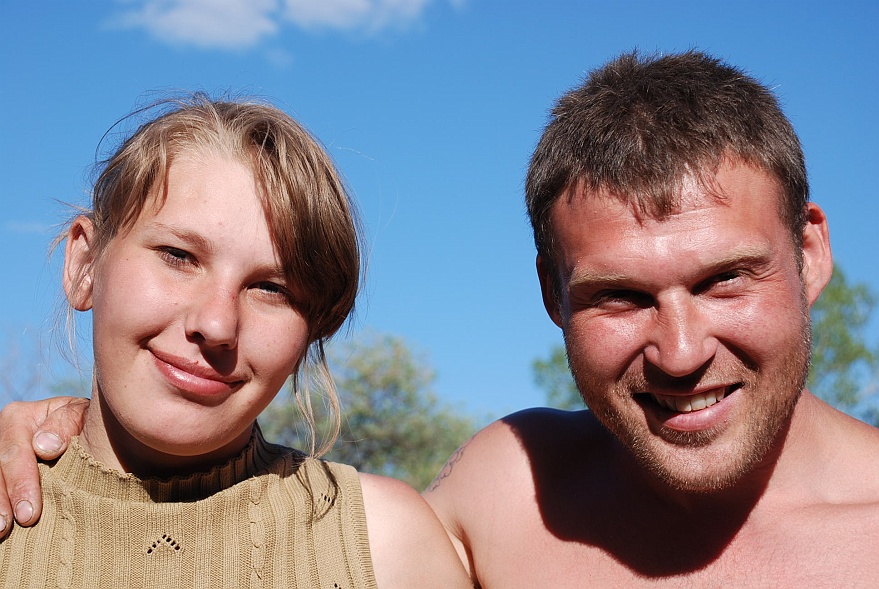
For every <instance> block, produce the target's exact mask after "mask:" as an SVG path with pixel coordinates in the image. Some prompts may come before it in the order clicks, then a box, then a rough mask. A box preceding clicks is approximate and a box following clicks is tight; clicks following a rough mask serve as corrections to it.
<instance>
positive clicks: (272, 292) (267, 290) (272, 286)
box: [254, 282, 292, 302]
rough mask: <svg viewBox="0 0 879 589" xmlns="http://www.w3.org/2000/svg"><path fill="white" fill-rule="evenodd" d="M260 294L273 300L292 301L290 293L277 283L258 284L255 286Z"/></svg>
mask: <svg viewBox="0 0 879 589" xmlns="http://www.w3.org/2000/svg"><path fill="white" fill-rule="evenodd" d="M254 288H256V289H258V290H259V291H260V293H262V294H264V295H265V296H268V297H272V298H283V299H284V300H285V301H291V302H292V297H291V296H290V291H289V290H287V289H286V288H285V287H283V286H282V285H280V284H278V283H277V282H258V283H256V284H255V285H254Z"/></svg>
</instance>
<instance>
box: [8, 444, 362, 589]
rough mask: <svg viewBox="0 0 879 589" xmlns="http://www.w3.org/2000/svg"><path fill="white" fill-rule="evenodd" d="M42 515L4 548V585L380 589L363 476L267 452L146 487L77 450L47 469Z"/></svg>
mask: <svg viewBox="0 0 879 589" xmlns="http://www.w3.org/2000/svg"><path fill="white" fill-rule="evenodd" d="M40 472H41V476H42V482H43V502H44V503H43V515H42V518H41V519H40V522H39V523H38V524H37V525H36V526H34V527H32V528H21V527H16V528H14V529H13V530H12V532H11V533H10V535H9V536H8V537H7V538H6V539H5V540H3V541H0V587H2V588H4V589H5V588H15V589H23V588H25V587H40V588H42V587H64V588H89V589H91V588H103V587H119V588H125V589H129V588H136V587H144V588H146V587H149V588H151V589H161V588H166V587H185V588H200V587H203V588H205V589H208V588H210V589H214V588H218V587H230V588H231V587H234V588H256V587H271V588H275V587H287V588H295V589H311V588H315V589H317V588H320V589H361V588H362V589H375V587H376V584H375V576H374V574H373V570H372V560H371V558H370V554H369V544H368V542H367V535H366V517H365V514H364V510H363V497H362V494H361V490H360V482H359V479H358V476H357V473H356V471H355V470H354V469H353V468H351V467H349V466H345V465H339V464H332V463H325V462H322V461H319V460H315V459H311V458H307V457H305V456H303V455H302V454H300V453H299V452H297V451H295V450H290V449H288V448H284V447H282V446H276V445H272V444H268V443H266V442H265V441H264V440H263V439H262V436H261V435H260V434H259V432H258V431H257V433H256V434H255V435H254V437H253V439H252V440H251V443H250V444H249V445H248V447H247V448H246V449H245V451H244V452H243V453H242V454H241V455H240V456H238V457H237V458H235V459H233V460H232V461H230V462H228V463H227V464H224V465H222V466H219V467H216V468H214V469H213V470H211V471H209V472H207V473H201V474H197V475H193V476H189V477H186V478H175V479H171V480H166V481H160V480H141V479H138V478H136V477H134V476H132V475H126V474H120V473H118V472H116V471H112V470H109V469H107V468H105V467H103V466H102V465H101V464H99V463H97V462H95V460H94V459H93V458H91V457H90V456H89V455H87V454H86V453H85V452H84V451H83V450H82V447H81V446H80V445H79V443H78V442H77V441H74V442H73V443H72V444H71V447H70V449H69V450H68V451H67V452H66V453H65V454H64V456H62V457H61V458H60V459H58V461H57V462H55V463H54V464H49V465H41V466H40Z"/></svg>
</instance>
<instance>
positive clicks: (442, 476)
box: [425, 440, 470, 493]
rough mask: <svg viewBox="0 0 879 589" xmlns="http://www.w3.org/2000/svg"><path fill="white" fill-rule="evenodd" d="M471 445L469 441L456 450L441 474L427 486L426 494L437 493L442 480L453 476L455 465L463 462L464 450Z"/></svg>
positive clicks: (441, 470)
mask: <svg viewBox="0 0 879 589" xmlns="http://www.w3.org/2000/svg"><path fill="white" fill-rule="evenodd" d="M469 443H470V440H467V441H466V442H464V443H463V444H462V445H461V447H460V448H458V449H457V450H455V453H454V454H452V455H451V456H450V457H449V459H448V460H447V461H446V463H445V465H444V466H443V467H442V469H440V471H439V474H437V475H436V477H435V478H434V479H433V481H432V482H431V483H430V484H429V485H428V486H427V489H425V492H427V493H429V492H430V491H435V490H436V489H437V488H438V487H439V486H440V483H441V482H442V480H443V479H445V478H448V477H449V476H450V475H451V474H452V468H454V466H455V464H457V463H458V461H459V460H461V457H463V456H464V449H465V448H466V447H467V445H468V444H469Z"/></svg>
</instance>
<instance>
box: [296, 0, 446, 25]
mask: <svg viewBox="0 0 879 589" xmlns="http://www.w3.org/2000/svg"><path fill="white" fill-rule="evenodd" d="M429 2H430V0H285V2H284V4H285V6H286V10H285V16H286V18H287V19H289V20H290V21H292V22H293V23H295V24H296V25H298V26H300V27H302V28H304V29H311V28H319V29H341V30H356V29H360V30H366V31H367V32H375V31H378V30H381V29H383V28H386V27H389V26H404V25H406V24H408V23H410V22H412V21H414V20H416V19H417V18H418V17H419V16H420V15H421V13H422V12H423V11H424V8H425V7H426V6H427V4H428V3H429Z"/></svg>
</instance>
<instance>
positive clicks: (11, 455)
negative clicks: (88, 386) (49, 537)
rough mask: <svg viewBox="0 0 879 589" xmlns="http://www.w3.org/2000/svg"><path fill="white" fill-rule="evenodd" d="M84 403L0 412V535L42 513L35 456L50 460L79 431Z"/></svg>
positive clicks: (65, 400)
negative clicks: (13, 523)
mask: <svg viewBox="0 0 879 589" xmlns="http://www.w3.org/2000/svg"><path fill="white" fill-rule="evenodd" d="M88 403H89V401H88V399H82V398H79V397H54V398H52V399H46V400H43V401H31V402H15V403H10V404H9V405H7V406H6V407H4V408H3V410H2V411H0V537H2V536H4V535H6V534H7V533H8V532H9V530H10V529H12V519H13V515H14V517H15V521H17V522H18V523H19V524H21V525H23V526H29V525H33V524H35V523H36V522H37V520H38V519H39V518H40V512H41V511H42V509H43V501H42V495H41V493H40V475H39V471H38V470H37V458H40V459H43V460H51V459H53V458H57V457H58V456H60V455H61V453H62V452H64V450H65V449H67V444H68V442H69V441H70V438H72V437H73V436H75V435H76V434H78V433H79V432H80V431H82V426H83V422H84V419H85V411H86V408H87V407H88Z"/></svg>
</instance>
